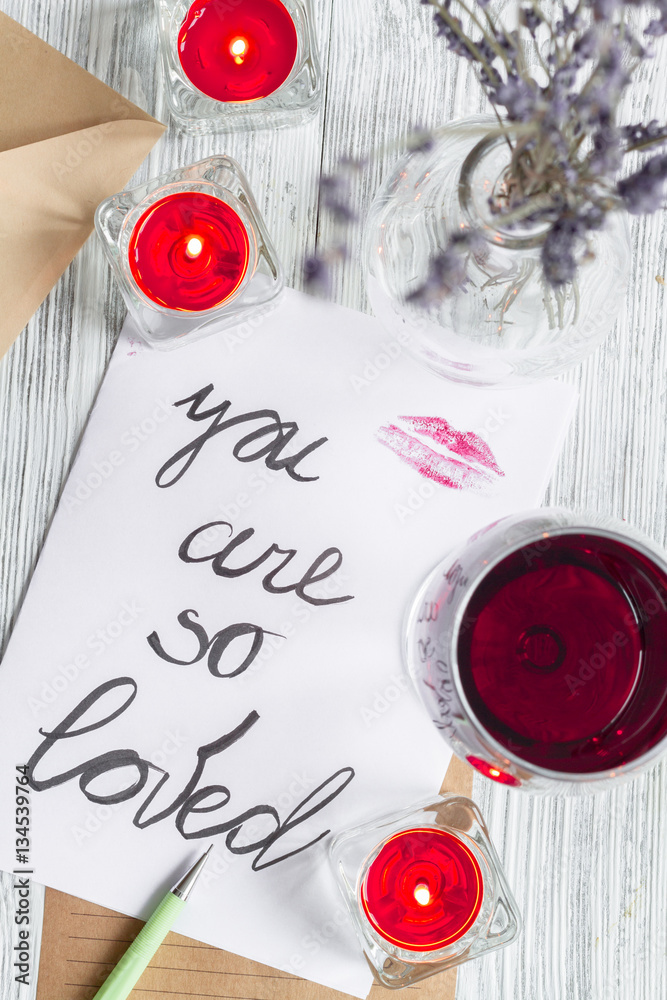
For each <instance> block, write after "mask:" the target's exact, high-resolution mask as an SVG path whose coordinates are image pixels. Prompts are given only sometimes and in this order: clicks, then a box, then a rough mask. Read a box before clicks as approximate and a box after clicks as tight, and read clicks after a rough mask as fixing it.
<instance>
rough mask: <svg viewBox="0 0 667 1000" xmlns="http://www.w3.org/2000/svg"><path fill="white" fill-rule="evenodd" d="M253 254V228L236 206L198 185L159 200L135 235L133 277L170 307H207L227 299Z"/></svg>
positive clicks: (131, 258) (150, 295) (131, 251)
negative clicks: (250, 231)
mask: <svg viewBox="0 0 667 1000" xmlns="http://www.w3.org/2000/svg"><path fill="white" fill-rule="evenodd" d="M249 258H250V241H249V239H248V234H247V232H246V228H245V226H244V224H243V222H242V220H241V219H240V218H239V216H238V215H237V213H236V212H235V211H234V209H233V208H231V206H230V205H228V204H227V203H226V202H224V201H222V200H221V199H220V198H215V197H213V196H212V195H209V194H199V193H197V192H193V191H183V192H178V193H175V194H170V195H167V196H166V197H165V198H161V199H160V200H159V201H156V202H155V203H154V204H152V205H151V206H150V208H147V209H146V211H145V212H144V213H143V215H142V216H141V218H140V219H139V221H138V222H137V223H136V225H135V226H134V229H133V230H132V235H131V236H130V245H129V264H130V270H131V272H132V276H133V277H134V280H135V281H136V283H137V285H138V286H139V288H140V289H141V291H142V292H143V293H144V294H145V295H147V296H148V298H149V299H151V300H152V301H153V302H155V303H156V304H157V305H159V306H165V307H166V308H167V309H178V310H182V311H184V312H185V311H187V312H202V311H204V310H206V309H213V308H215V307H216V306H219V305H222V303H223V302H225V301H226V300H227V299H229V298H230V297H231V296H232V295H233V294H234V292H235V291H236V290H237V289H238V287H239V285H240V284H241V282H242V281H243V279H244V277H245V275H246V272H247V270H248V261H249Z"/></svg>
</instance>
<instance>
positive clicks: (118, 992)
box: [93, 844, 213, 1000]
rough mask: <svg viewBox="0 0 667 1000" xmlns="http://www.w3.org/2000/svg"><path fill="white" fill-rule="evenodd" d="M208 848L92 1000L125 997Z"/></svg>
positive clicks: (169, 924) (182, 900) (194, 878)
mask: <svg viewBox="0 0 667 1000" xmlns="http://www.w3.org/2000/svg"><path fill="white" fill-rule="evenodd" d="M212 847H213V844H211V847H209V849H208V851H206V852H205V854H203V855H202V856H201V858H200V859H199V861H196V862H195V864H194V865H193V866H192V868H190V869H189V871H187V872H186V873H185V875H184V876H183V878H182V879H181V880H180V882H177V883H176V885H175V886H174V888H173V889H170V891H169V892H168V893H167V895H166V896H165V897H164V899H163V900H162V902H161V903H159V905H158V907H157V909H156V910H155V911H154V912H153V914H152V916H151V917H149V919H148V921H147V923H146V924H145V925H144V926H143V927H142V929H141V930H140V931H139V933H138V934H137V936H136V938H135V939H134V941H133V942H132V944H131V945H130V947H129V948H128V949H127V951H126V952H125V954H124V955H123V957H122V958H121V960H120V962H119V963H118V965H117V966H116V967H115V968H114V969H113V970H112V971H111V972H110V973H109V975H108V976H107V978H106V979H105V981H104V983H103V984H102V986H100V988H99V990H98V991H97V993H96V994H95V996H94V997H93V1000H125V997H127V996H128V995H129V994H130V993H131V992H132V990H133V989H134V987H135V985H136V983H137V980H138V979H139V977H140V976H141V974H142V972H143V971H144V969H145V968H146V966H147V965H148V963H149V962H150V960H151V958H152V957H153V955H154V954H155V952H156V951H157V950H158V948H159V947H160V945H161V944H162V942H163V941H164V939H165V937H166V936H167V934H168V933H169V931H170V930H171V928H172V927H173V925H174V922H175V920H176V918H177V917H178V915H179V913H180V912H181V910H182V909H183V907H184V906H185V901H186V899H187V898H188V896H189V895H190V893H191V891H192V887H193V886H194V884H195V882H196V881H197V879H198V877H199V875H200V874H201V871H202V869H203V867H204V865H205V864H206V861H207V859H208V856H209V854H210V852H211V848H212Z"/></svg>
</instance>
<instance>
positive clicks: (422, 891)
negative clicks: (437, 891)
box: [415, 882, 431, 906]
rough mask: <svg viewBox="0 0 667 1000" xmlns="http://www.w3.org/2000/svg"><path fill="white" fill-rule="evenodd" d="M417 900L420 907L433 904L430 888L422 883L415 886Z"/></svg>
mask: <svg viewBox="0 0 667 1000" xmlns="http://www.w3.org/2000/svg"><path fill="white" fill-rule="evenodd" d="M415 899H416V901H417V902H418V903H419V905H420V906H428V904H429V903H430V902H431V893H430V890H429V887H428V886H427V885H424V883H423V882H420V883H419V885H417V886H415Z"/></svg>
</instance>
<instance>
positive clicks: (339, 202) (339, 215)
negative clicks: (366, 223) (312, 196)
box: [320, 174, 357, 222]
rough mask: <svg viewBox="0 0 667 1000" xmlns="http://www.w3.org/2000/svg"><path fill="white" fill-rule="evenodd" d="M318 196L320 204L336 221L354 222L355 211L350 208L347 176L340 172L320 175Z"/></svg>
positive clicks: (355, 217)
mask: <svg viewBox="0 0 667 1000" xmlns="http://www.w3.org/2000/svg"><path fill="white" fill-rule="evenodd" d="M320 197H321V199H322V205H323V206H324V208H326V210H327V211H328V212H330V213H331V215H332V216H333V218H334V219H335V220H336V222H356V219H357V215H356V212H354V211H353V210H352V209H351V208H350V190H349V184H348V183H347V178H345V177H343V176H341V175H340V174H333V175H332V176H330V177H322V179H321V180H320Z"/></svg>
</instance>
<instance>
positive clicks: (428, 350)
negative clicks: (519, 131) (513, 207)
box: [365, 116, 630, 386]
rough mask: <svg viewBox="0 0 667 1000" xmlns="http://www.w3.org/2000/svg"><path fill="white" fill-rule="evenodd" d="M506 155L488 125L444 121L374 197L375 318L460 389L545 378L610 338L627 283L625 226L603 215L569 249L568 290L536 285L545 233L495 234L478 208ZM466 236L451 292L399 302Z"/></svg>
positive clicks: (495, 185) (371, 291)
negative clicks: (469, 234)
mask: <svg viewBox="0 0 667 1000" xmlns="http://www.w3.org/2000/svg"><path fill="white" fill-rule="evenodd" d="M508 162H509V148H508V146H507V143H506V141H505V139H504V137H503V136H502V135H499V133H498V126H497V123H496V122H495V120H494V119H492V118H489V117H482V116H480V117H477V118H470V119H466V120H462V121H456V122H452V123H451V124H449V125H447V126H445V127H444V128H443V129H441V130H440V131H439V133H438V135H437V137H436V139H435V141H434V142H433V144H432V145H431V146H430V147H429V148H428V149H427V150H425V151H421V152H420V151H415V152H412V153H410V154H408V155H407V156H405V157H404V158H403V159H402V160H401V161H400V162H399V164H398V165H397V167H396V169H395V170H394V171H393V173H392V174H391V176H390V177H389V179H388V180H387V181H386V182H385V183H384V185H383V187H382V188H381V190H380V191H379V193H378V194H377V196H376V198H375V201H374V203H373V206H372V208H371V211H370V214H369V219H368V228H367V239H366V247H365V257H366V267H367V288H368V295H369V299H370V302H371V305H372V307H373V310H374V312H375V314H376V316H377V317H378V318H379V319H380V320H381V322H382V323H383V325H384V326H385V327H386V329H387V330H388V331H389V332H390V333H392V334H393V335H394V336H395V337H400V342H401V343H404V342H407V343H406V350H407V351H408V352H409V353H411V354H412V355H413V356H414V357H415V358H416V359H417V360H418V361H420V362H421V363H422V364H424V365H426V366H427V367H428V368H430V369H431V370H432V371H433V372H435V373H436V374H438V375H441V376H444V377H446V378H449V379H453V380H454V381H458V382H467V383H470V384H472V385H479V386H485V385H487V386H488V385H500V386H512V385H517V384H521V383H524V382H531V381H535V380H538V379H541V378H547V377H550V376H554V375H557V374H559V373H560V372H562V371H564V370H565V369H567V368H569V367H571V366H572V365H574V364H577V363H578V362H579V361H581V360H582V359H583V358H584V357H586V355H588V354H590V353H591V352H592V351H593V350H594V349H595V348H596V347H597V346H598V345H599V344H600V343H601V341H602V340H603V339H604V338H605V337H606V336H607V334H608V333H609V332H610V331H611V329H612V328H613V326H614V324H615V322H616V319H617V318H618V315H619V312H620V310H621V309H622V306H623V300H624V296H625V292H626V288H627V283H628V274H629V268H630V242H629V228H628V223H627V217H626V214H625V213H621V212H614V213H610V215H609V216H608V218H607V221H606V224H605V226H604V228H603V229H601V230H599V231H596V232H593V233H591V234H590V239H589V245H588V247H587V246H586V245H585V244H584V241H583V240H582V241H581V244H580V246H579V248H578V262H579V267H578V270H577V275H576V278H575V280H574V281H572V282H571V283H568V284H566V285H564V286H561V287H560V288H558V289H554V288H552V287H551V286H549V284H548V283H547V282H546V280H545V277H544V274H543V270H542V265H541V250H542V245H543V242H544V239H545V236H546V232H547V227H546V226H545V224H543V223H541V224H539V225H537V224H532V225H528V224H522V225H521V228H519V227H518V226H515V227H513V228H511V229H503V228H502V226H501V225H500V224H499V222H498V218H497V216H494V215H493V213H492V210H491V207H490V204H489V199H490V197H491V195H492V193H494V192H497V191H498V189H499V186H500V185H502V183H503V179H504V177H505V174H506V170H507V166H508ZM472 228H474V229H476V230H477V231H478V232H479V233H480V235H481V237H482V238H481V239H480V240H479V245H478V246H476V247H475V248H474V249H473V250H471V251H469V252H467V255H466V256H465V258H464V262H463V263H464V268H465V277H464V282H463V286H462V288H461V289H460V290H457V291H456V292H454V293H452V294H450V295H447V296H445V297H443V298H441V299H440V300H439V301H437V302H436V303H435V304H433V305H430V306H428V307H427V306H425V305H423V304H420V303H418V302H416V301H414V300H413V299H411V298H410V297H411V295H413V294H414V293H416V292H418V291H419V290H420V289H423V288H424V286H425V285H426V284H427V281H428V278H429V273H430V268H431V261H432V260H433V258H434V257H435V256H436V255H437V254H438V252H439V251H442V250H444V248H445V247H446V246H447V244H448V241H449V239H450V237H451V236H452V235H453V234H456V233H461V232H465V231H466V230H469V229H472Z"/></svg>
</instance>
